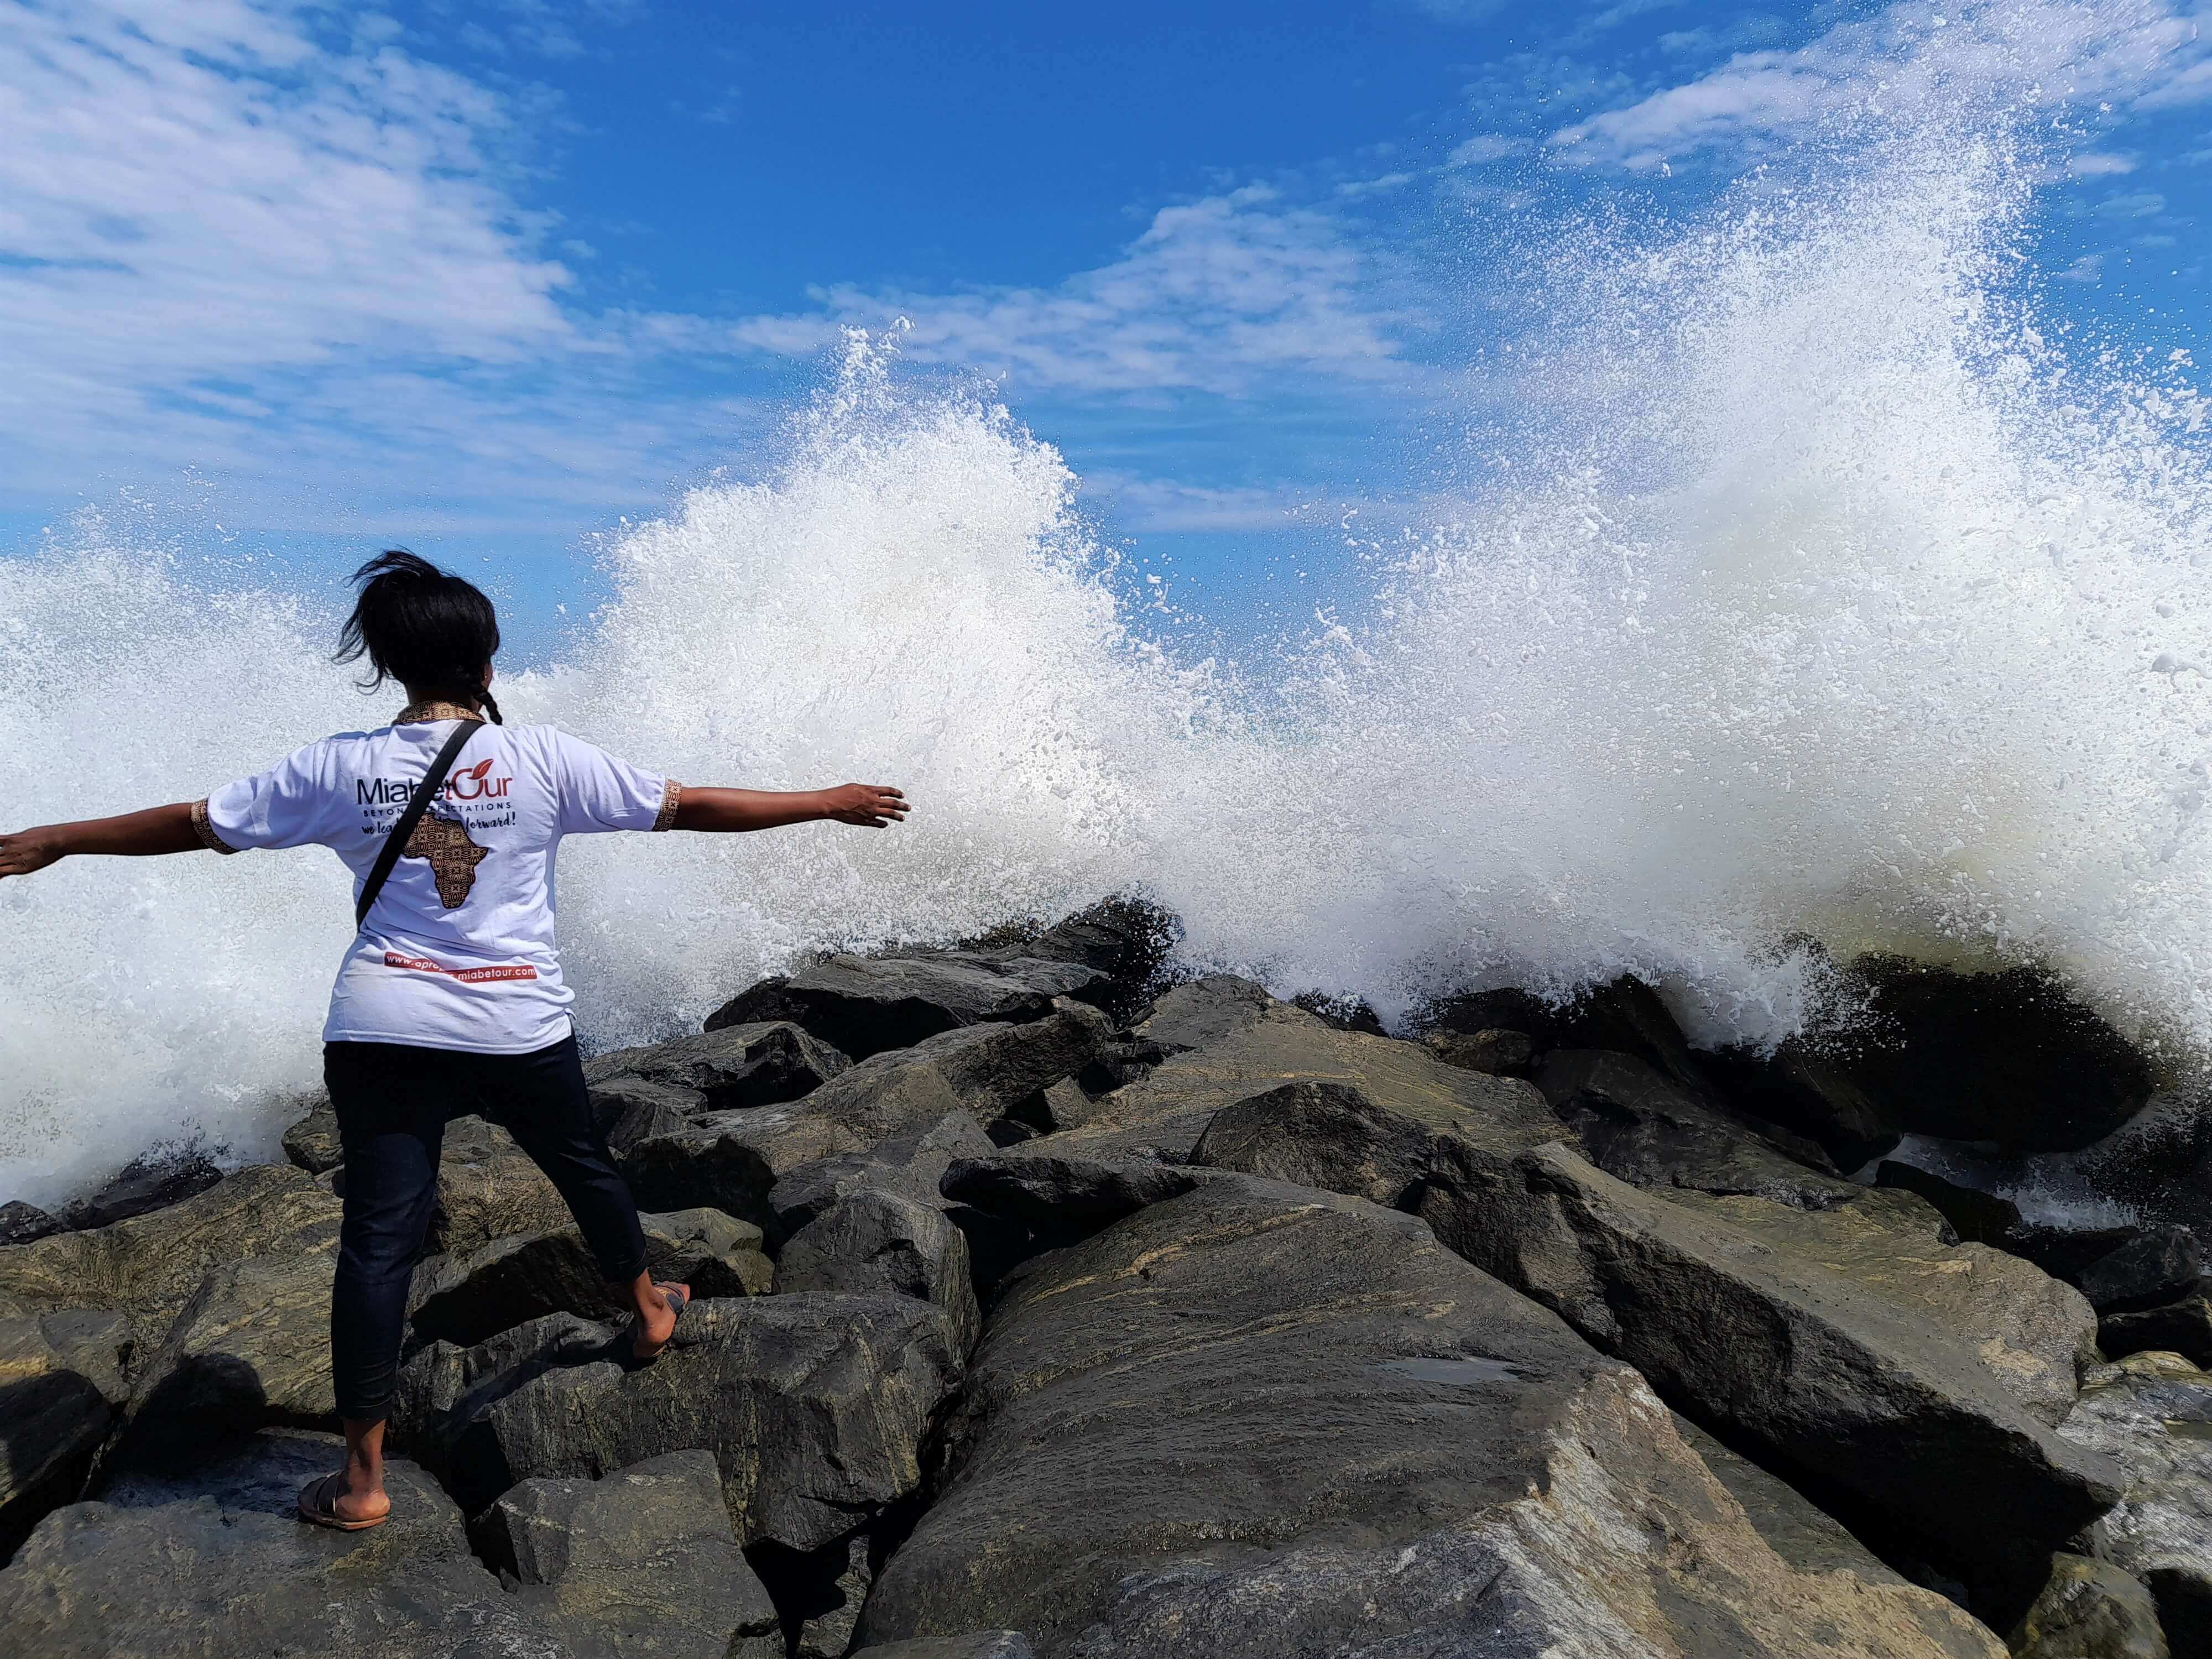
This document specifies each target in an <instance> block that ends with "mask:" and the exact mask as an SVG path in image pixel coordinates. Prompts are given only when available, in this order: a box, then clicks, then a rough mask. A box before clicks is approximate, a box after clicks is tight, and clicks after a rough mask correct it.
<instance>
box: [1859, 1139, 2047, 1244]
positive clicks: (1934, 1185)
mask: <svg viewBox="0 0 2212 1659" xmlns="http://www.w3.org/2000/svg"><path fill="white" fill-rule="evenodd" d="M1874 1184H1875V1186H1877V1187H1894V1188H1899V1190H1901V1191H1904V1192H1908V1193H1913V1194H1917V1195H1918V1196H1919V1197H1921V1198H1924V1199H1926V1200H1928V1202H1929V1203H1930V1204H1932V1205H1934V1206H1936V1209H1937V1210H1938V1211H1940V1212H1942V1217H1943V1219H1944V1220H1945V1221H1947V1222H1948V1223H1949V1224H1950V1225H1951V1231H1953V1232H1954V1233H1955V1234H1957V1235H1958V1237H1960V1238H1961V1239H1964V1240H1966V1242H1967V1243H1972V1244H1990V1245H1995V1246H1996V1247H1998V1248H1999V1249H2003V1248H2006V1247H2007V1245H2008V1241H2010V1240H2014V1239H2016V1238H2018V1237H2020V1235H2021V1230H2022V1223H2021V1217H2020V1206H2018V1205H2017V1204H2015V1203H2014V1202H2013V1201H2012V1200H2010V1199H2006V1198H1998V1197H1996V1195H1995V1194H1990V1193H1984V1192H1978V1191H1976V1190H1975V1189H1974V1188H1972V1187H1962V1186H1960V1184H1959V1183H1958V1182H1955V1181H1946V1180H1945V1179H1944V1178H1943V1177H1942V1176H1939V1175H1936V1174H1934V1173H1932V1172H1931V1171H1929V1170H1923V1169H1922V1168H1920V1167H1919V1166H1918V1165H1917V1164H1901V1163H1899V1162H1898V1161H1897V1160H1896V1159H1895V1158H1884V1159H1882V1161H1881V1164H1879V1165H1878V1166H1877V1167H1876V1168H1875V1172H1874Z"/></svg>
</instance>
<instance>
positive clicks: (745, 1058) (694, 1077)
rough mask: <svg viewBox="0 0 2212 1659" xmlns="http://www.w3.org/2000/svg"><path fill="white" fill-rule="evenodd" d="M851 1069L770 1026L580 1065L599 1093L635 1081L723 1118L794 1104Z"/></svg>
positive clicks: (825, 1049)
mask: <svg viewBox="0 0 2212 1659" xmlns="http://www.w3.org/2000/svg"><path fill="white" fill-rule="evenodd" d="M852 1063H853V1062H852V1061H851V1060H848V1059H847V1058H846V1057H845V1055H844V1054H842V1053H841V1052H839V1051H838V1050H837V1049H836V1048H831V1047H830V1046H829V1044H828V1043H826V1042H821V1041H820V1040H819V1039H817V1038H816V1037H814V1036H811V1035H810V1034H809V1033H808V1032H807V1031H806V1030H805V1029H804V1028H802V1027H800V1026H798V1025H794V1024H791V1023H790V1022H789V1021H787V1020H770V1021H765V1022H757V1023H750V1024H734V1025H727V1026H720V1027H717V1028H716V1029H715V1030H711V1031H708V1032H705V1033H703V1034H702V1035H701V1036H689V1037H679V1038H678V1039H677V1040H676V1041H674V1042H662V1043H656V1044H653V1046H651V1047H649V1048H618V1049H616V1050H614V1051H613V1052H611V1053H609V1054H599V1055H595V1056H593V1057H592V1059H590V1060H586V1061H585V1062H584V1080H585V1081H586V1083H588V1084H590V1085H592V1087H593V1089H594V1091H604V1090H605V1089H606V1087H607V1085H609V1084H610V1082H611V1081H613V1080H617V1079H635V1080H636V1081H638V1082H641V1083H649V1084H653V1085H658V1086H659V1088H662V1089H665V1090H675V1091H680V1093H681V1094H683V1095H686V1096H690V1097H694V1098H696V1100H697V1101H698V1102H699V1105H698V1108H697V1109H699V1110H702V1111H709V1112H722V1111H731V1110H733V1109H738V1108H740V1107H745V1106H774V1105H777V1104H779V1103H781V1102H783V1101H787V1100H796V1099H798V1098H799V1096H801V1095H803V1094H805V1092H806V1091H808V1090H810V1089H815V1088H818V1087H820V1086H821V1085H823V1084H824V1083H826V1082H828V1081H829V1079H831V1078H833V1077H835V1076H836V1075H837V1073H840V1072H842V1071H843V1070H844V1069H845V1068H846V1067H847V1066H850V1065H851V1064H852Z"/></svg>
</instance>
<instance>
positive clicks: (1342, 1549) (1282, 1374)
mask: <svg viewBox="0 0 2212 1659" xmlns="http://www.w3.org/2000/svg"><path fill="white" fill-rule="evenodd" d="M946 1438H947V1443H948V1449H949V1455H950V1458H951V1462H952V1465H953V1471H954V1472H953V1473H952V1474H951V1480H950V1483H949V1485H948V1486H947V1487H946V1489H945V1492H944V1494H943V1496H942V1497H941V1498H939V1500H938V1502H937V1503H936V1504H935V1506H934V1507H933V1508H932V1510H930V1511H929V1512H928V1513H927V1515H926V1516H924V1517H923V1518H922V1520H921V1524H920V1526H919V1527H918V1528H917V1529H916V1531H915V1534H914V1535H913V1536H912V1537H911V1538H910V1539H909V1540H908V1541H907V1543H906V1544H905V1545H904V1546H903V1547H901V1548H900V1549H899V1550H898V1551H897V1552H896V1553H894V1554H893V1555H892V1557H891V1559H890V1562H889V1563H888V1564H887V1565H886V1566H885V1567H884V1571H883V1572H882V1573H881V1574H880V1575H879V1576H878V1579H877V1582H876V1587H875V1590H874V1593H873V1595H872V1597H871V1598H870V1601H869V1602H868V1606H867V1608H866V1613H864V1615H863V1619H862V1624H861V1630H860V1645H861V1647H862V1649H863V1650H866V1647H867V1645H868V1644H888V1643H896V1642H903V1641H914V1640H917V1639H920V1638H934V1639H938V1640H946V1639H950V1638H964V1635H965V1633H966V1632H978V1631H1019V1632H1024V1634H1025V1635H1026V1637H1027V1638H1028V1640H1029V1641H1030V1644H1033V1646H1034V1648H1035V1650H1036V1653H1037V1654H1039V1655H1040V1656H1043V1659H1059V1656H1085V1659H1107V1656H1122V1655H1127V1656H1136V1655H1139V1654H1142V1655H1148V1656H1149V1655H1157V1654H1160V1653H1166V1652H1190V1653H1206V1654H1208V1655H1210V1656H1218V1659H1239V1656H1248V1655H1249V1656H1251V1659H1261V1656H1267V1659H1276V1656H1280V1655H1284V1654H1304V1653H1309V1652H1310V1653H1316V1654H1318V1653H1336V1652H1344V1653H1357V1652H1367V1651H1374V1652H1378V1653H1379V1652H1384V1651H1389V1652H1400V1651H1403V1652H1407V1653H1415V1652H1419V1653H1428V1652H1439V1653H1441V1652H1450V1653H1453V1654H1465V1655H1492V1654H1495V1655H1509V1654H1510V1655H1528V1656H1530V1659H1534V1656H1535V1655H1537V1654H1540V1653H1542V1652H1545V1651H1547V1650H1549V1651H1556V1652H1561V1653H1581V1652H1595V1653H1612V1652H1620V1653H1643V1652H1651V1651H1656V1652H1662V1653H1665V1652H1679V1653H1685V1654H1687V1653H1695V1654H1698V1655H1700V1656H1715V1659H1719V1656H1727V1655H1735V1654H1743V1655H1752V1654H1759V1655H1767V1654H1773V1655H1780V1654H1804V1655H1807V1656H1808V1659H1809V1656H1811V1655H1814V1654H1820V1655H1836V1654H1855V1655H1875V1654H1882V1655H1899V1656H1902V1655H1907V1654H1911V1655H1925V1656H1934V1655H1939V1654H1944V1655H1956V1656H1962V1659H1963V1656H1968V1655H1972V1656H1978V1659H1996V1656H1998V1655H2000V1654H2001V1653H2002V1648H2001V1647H2000V1646H1999V1645H1997V1644H1996V1643H1995V1641H1994V1639H1993V1638H1990V1635H1989V1633H1988V1632H1986V1631H1984V1629H1983V1628H1982V1627H1981V1626H1978V1625H1977V1624H1975V1623H1974V1622H1973V1621H1972V1620H1971V1619H1969V1618H1967V1617H1966V1615H1965V1614H1964V1613H1960V1612H1959V1611H1958V1610H1957V1609H1956V1608H1954V1607H1952V1606H1951V1605H1950V1604H1949V1603H1948V1602H1947V1601H1944V1600H1943V1599H1942V1597H1940V1596H1937V1595H1934V1594H1932V1593H1931V1592H1929V1591H1926V1590H1923V1589H1917V1588H1916V1587H1913V1586H1911V1585H1906V1584H1903V1583H1898V1582H1895V1581H1894V1580H1893V1579H1889V1580H1886V1581H1880V1582H1878V1581H1875V1580H1873V1579H1869V1578H1863V1577H1858V1576H1857V1575H1856V1574H1854V1573H1852V1572H1850V1571H1848V1570H1844V1571H1829V1572H1826V1573H1813V1572H1804V1571H1799V1570H1798V1569H1796V1567H1793V1566H1792V1565H1790V1563H1789V1562H1788V1561H1786V1560H1785V1559H1784V1558H1783V1557H1781V1556H1780V1555H1778V1554H1777V1553H1776V1552H1775V1551H1774V1550H1773V1549H1772V1548H1771V1547H1769V1546H1768V1545H1767V1544H1766V1543H1765V1541H1764V1540H1763V1539H1762V1538H1761V1537H1760V1535H1759V1533H1758V1532H1757V1531H1756V1530H1755V1529H1754V1528H1753V1526H1752V1525H1751V1523H1750V1522H1748V1521H1747V1518H1746V1516H1745V1512H1744V1510H1743V1509H1742V1508H1741V1506H1740V1505H1739V1504H1737V1503H1736V1501H1735V1499H1734V1498H1732V1497H1730V1496H1729V1492H1728V1491H1727V1490H1726V1488H1724V1487H1723V1486H1722V1485H1721V1484H1720V1483H1719V1482H1718V1481H1717V1480H1715V1478H1714V1477H1713V1475H1712V1474H1711V1472H1710V1471H1709V1470H1708V1469H1707V1468H1705V1464H1704V1463H1703V1462H1701V1461H1700V1460H1699V1457H1698V1456H1697V1455H1696V1454H1695V1452H1693V1451H1692V1450H1691V1449H1690V1448H1689V1447H1688V1446H1687V1445H1686V1443H1684V1442H1683V1440H1682V1439H1681V1437H1680V1435H1679V1434H1678V1433H1677V1432H1676V1431H1675V1429H1674V1422H1673V1419H1672V1418H1671V1416H1670V1415H1669V1413H1668V1412H1667V1410H1666V1408H1665V1407H1662V1405H1661V1404H1660V1403H1659V1402H1658V1401H1657V1400H1656V1399H1655V1398H1654V1397H1653V1396H1652V1395H1651V1393H1650V1390H1649V1389H1647V1388H1646V1387H1645V1386H1644V1383H1643V1382H1642V1380H1641V1379H1640V1378H1638V1377H1637V1376H1635V1374H1634V1373H1632V1372H1631V1371H1630V1370H1627V1368H1626V1367H1625V1366H1622V1365H1620V1364H1616V1363H1614V1362H1612V1361H1609V1360H1607V1359H1606V1358H1603V1357H1602V1356H1601V1355H1600V1354H1598V1353H1597V1352H1595V1350H1593V1349H1591V1348H1590V1347H1589V1345H1588V1344H1586V1343H1585V1342H1583V1340H1581V1339H1580V1338H1579V1337H1577V1336H1576V1335H1575V1334H1574V1333H1573V1332H1572V1331H1571V1330H1569V1329H1568V1328H1567V1327H1566V1326H1565V1324H1564V1323H1563V1322H1560V1321H1559V1319H1557V1318H1556V1317H1554V1316H1552V1315H1550V1314H1548V1313H1547V1312H1546V1311H1545V1310H1541V1309H1540V1308H1538V1307H1536V1306H1534V1304H1531V1303H1529V1302H1528V1301H1526V1300H1525V1299H1523V1298H1522V1297H1518V1296H1516V1295H1515V1294H1513V1293H1512V1292H1510V1291H1507V1290H1506V1289H1505V1288H1504V1286H1502V1285H1498V1283H1497V1282H1496V1281H1495V1280H1493V1279H1490V1278H1489V1277H1488V1276H1487V1275H1486V1274H1484V1273H1481V1272H1480V1271H1478V1270H1477V1269H1475V1268H1474V1267H1470V1266H1469V1265H1468V1263H1466V1262H1465V1261H1461V1260H1459V1259H1458V1258H1457V1257H1455V1255H1452V1254H1451V1253H1450V1252H1449V1251H1447V1250H1445V1249H1443V1248H1442V1247H1441V1246H1440V1245H1438V1244H1437V1243H1436V1241H1435V1239H1434V1238H1433V1237H1431V1235H1430V1234H1429V1232H1428V1230H1427V1229H1426V1228H1425V1226H1424V1225H1422V1224H1421V1223H1419V1221H1417V1220H1415V1219H1413V1218H1411V1217H1408V1216H1406V1215H1403V1214H1400V1213H1397V1212H1391V1211H1386V1210H1383V1209H1380V1208H1377V1207H1376V1206H1372V1205H1370V1204H1366V1203H1364V1202H1360V1201H1358V1200H1346V1199H1342V1198H1338V1197H1334V1196H1331V1195H1328V1194H1320V1193H1316V1192H1312V1191H1308V1190H1303V1189H1298V1188H1289V1187H1285V1186H1281V1185H1278V1184H1275V1183H1273V1182H1258V1181H1250V1180H1243V1181H1226V1180H1225V1181H1218V1182H1214V1183H1212V1184H1210V1185H1208V1186H1207V1187H1206V1188H1202V1189H1200V1190H1199V1191H1196V1192H1193V1193H1190V1194H1186V1195H1184V1196H1182V1197H1180V1198H1175V1199H1170V1200H1167V1201H1165V1202H1163V1203H1159V1204H1156V1205H1154V1206H1152V1207H1150V1208H1147V1209H1145V1210H1143V1211H1141V1212H1138V1213H1136V1214H1134V1215H1132V1216H1130V1217H1128V1218H1126V1219H1124V1220H1122V1221H1121V1222H1119V1223H1117V1224H1116V1225H1114V1226H1112V1227H1110V1228H1109V1229H1108V1230H1107V1231H1104V1232H1103V1233H1101V1234H1100V1235H1099V1236H1098V1237H1096V1238H1094V1239H1092V1240H1091V1241H1090V1242H1089V1243H1086V1244H1084V1245H1081V1246H1079V1247H1077V1248H1075V1249H1071V1250H1067V1251H1064V1252H1061V1253H1059V1254H1057V1255H1052V1256H1048V1257H1045V1258H1042V1259H1041V1260H1040V1261H1037V1262H1036V1263H1035V1264H1032V1266H1031V1267H1030V1268H1029V1269H1027V1270H1025V1271H1024V1272H1023V1273H1019V1274H1018V1275H1017V1276H1016V1277H1015V1279H1013V1280H1012V1282H1011V1283H1010V1285H1008V1287H1007V1290H1006V1294H1005V1296H1004V1297H1003V1299H1002V1300H1001V1302H1000V1305H999V1306H998V1308H997V1309H996V1310H994V1314H993V1315H992V1317H991V1319H990V1322H989V1323H988V1325H987V1329H986V1332H985V1335H984V1340H983V1342H982V1345H981V1347H980V1348H979V1350H978V1352H977V1354H976V1358H975V1363H974V1368H973V1371H972V1374H971V1377H970V1380H969V1385H968V1387H967V1388H966V1389H965V1390H964V1391H963V1395H962V1397H961V1401H960V1404H959V1406H958V1407H957V1411H956V1413H955V1414H954V1416H953V1418H952V1419H951V1423H950V1424H949V1425H948V1430H947V1435H946ZM891 1651H892V1652H894V1653H896V1652H899V1651H901V1650H899V1649H896V1648H893V1649H891ZM914 1651H915V1652H917V1653H920V1652H929V1651H932V1650H930V1649H926V1648H917V1649H915V1650H914ZM941 1651H946V1652H963V1651H967V1650H964V1649H960V1648H946V1649H943V1650H941Z"/></svg>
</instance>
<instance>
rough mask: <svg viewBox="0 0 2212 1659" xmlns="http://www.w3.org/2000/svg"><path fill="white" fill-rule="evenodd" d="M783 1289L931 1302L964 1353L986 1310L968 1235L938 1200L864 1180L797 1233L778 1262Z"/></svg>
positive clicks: (973, 1340) (778, 1276) (971, 1344)
mask: <svg viewBox="0 0 2212 1659" xmlns="http://www.w3.org/2000/svg"><path fill="white" fill-rule="evenodd" d="M776 1273H777V1278H778V1279H779V1281H780V1282H781V1286H782V1288H783V1290H784V1291H787V1292H790V1291H835V1292H838V1293H842V1294H843V1295H848V1296H910V1297H915V1299H917V1300H919V1301H922V1302H928V1303H932V1304H935V1305H936V1306H937V1307H938V1308H939V1309H940V1310H943V1312H944V1314H945V1317H946V1319H947V1320H949V1321H950V1322H951V1327H952V1337H953V1343H954V1346H955V1347H956V1349H957V1352H959V1353H960V1354H961V1355H962V1356H963V1358H964V1357H965V1356H966V1354H967V1352H968V1351H969V1349H970V1348H972V1347H974V1346H975V1334H976V1331H977V1330H978V1328H980V1327H981V1323H982V1316H981V1313H980V1312H979V1311H978V1310H977V1309H976V1306H975V1281H974V1278H973V1276H972V1273H971V1272H970V1269H969V1261H968V1241H967V1239H966V1238H965V1237H963V1235H962V1234H961V1231H960V1230H959V1229H958V1228H957V1227H956V1226H954V1225H952V1223H951V1221H949V1220H947V1219H946V1218H945V1212H944V1211H943V1209H941V1208H940V1207H939V1206H937V1205H935V1204H931V1203H927V1202H925V1201H923V1200H921V1199H917V1198H913V1197H910V1196H908V1194H904V1193H897V1192H890V1191H887V1190H885V1189H884V1188H869V1187H863V1188H859V1189H858V1190H856V1191H854V1192H850V1193H848V1194H845V1196H844V1197H842V1198H841V1199H840V1200H837V1202H836V1203H835V1204H833V1205H831V1206H829V1208H828V1209H826V1210H824V1211H823V1212H822V1213H821V1214H820V1215H818V1216H817V1217H816V1218H814V1219H813V1220H812V1221H811V1222H809V1223H808V1224H807V1225H805V1226H804V1227H802V1228H801V1229H799V1231H798V1232H797V1233H795V1234H793V1236H792V1237H791V1239H790V1240H789V1241H788V1242H787V1243H786V1244H785V1245H784V1247H783V1255H782V1256H781V1259H780V1260H779V1261H778V1262H777V1265H776Z"/></svg>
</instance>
